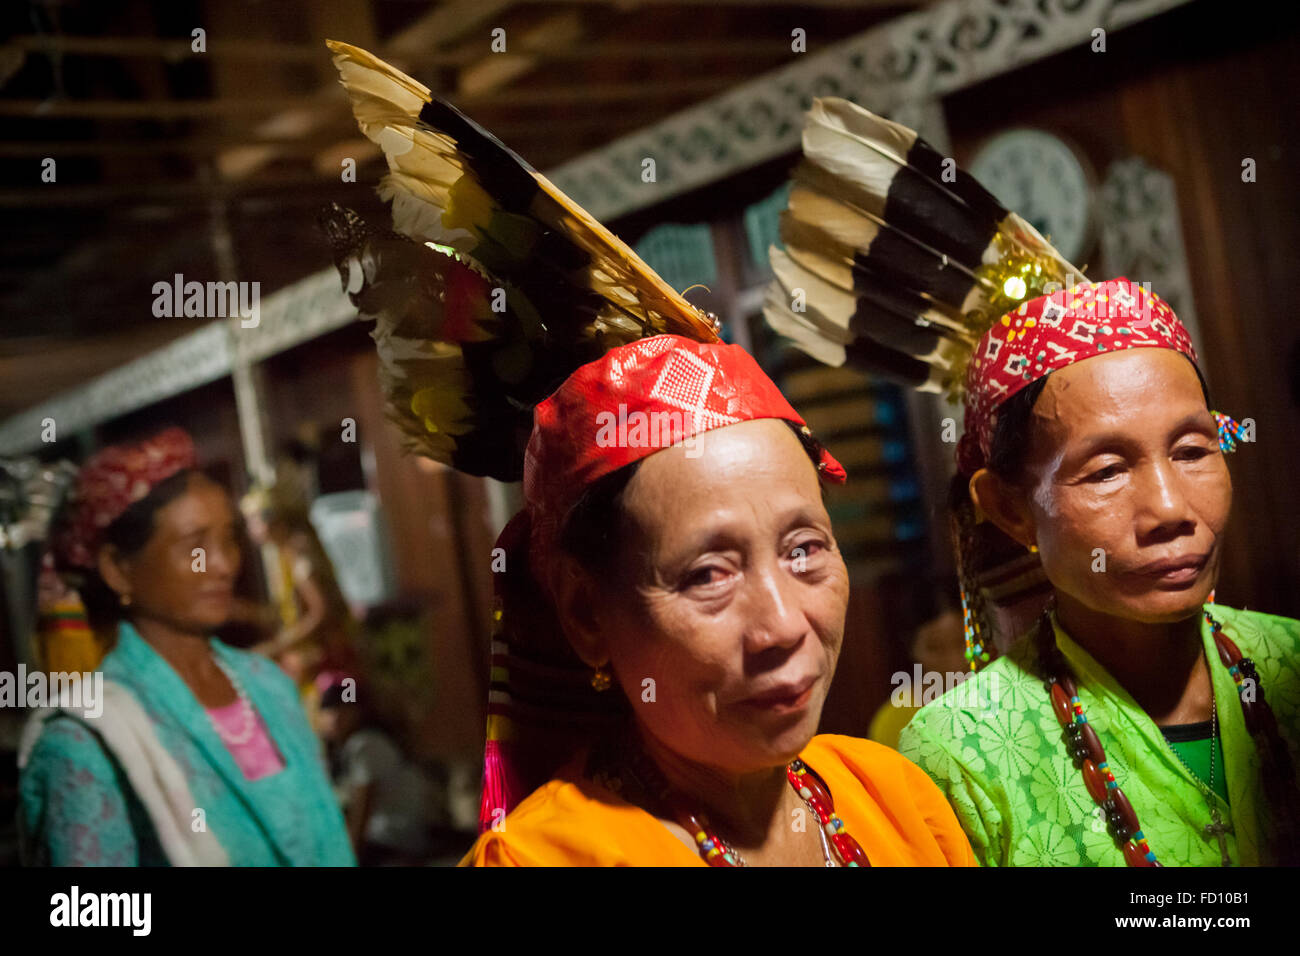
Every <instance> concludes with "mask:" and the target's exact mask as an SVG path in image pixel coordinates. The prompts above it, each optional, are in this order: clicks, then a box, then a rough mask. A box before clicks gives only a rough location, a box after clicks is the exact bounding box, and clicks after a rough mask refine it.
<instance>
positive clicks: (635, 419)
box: [524, 335, 846, 568]
mask: <svg viewBox="0 0 1300 956" xmlns="http://www.w3.org/2000/svg"><path fill="white" fill-rule="evenodd" d="M758 418H779V419H784V420H785V421H789V422H793V423H794V424H796V425H798V426H800V427H802V428H805V429H806V428H807V427H808V426H807V424H806V423H805V422H804V420H803V419H802V418H800V417H799V413H798V412H796V411H795V410H794V408H793V407H792V406H791V405H790V403H789V402H787V401H786V400H785V396H784V395H782V394H781V391H780V389H778V388H777V387H776V385H775V384H773V382H772V380H771V379H770V378H768V377H767V375H766V374H765V373H764V372H763V370H762V369H761V368H759V366H758V363H757V362H756V361H754V359H753V357H752V356H750V354H749V353H748V352H746V351H745V350H744V349H743V348H741V347H740V346H739V345H726V344H723V343H712V344H707V345H706V344H704V343H701V342H695V341H692V340H691V339H687V338H683V337H682V336H679V335H655V336H651V337H650V338H645V339H641V340H639V341H637V342H633V343H631V344H629V345H624V346H621V347H620V348H616V349H613V350H611V351H609V352H607V353H606V354H605V355H604V356H603V357H602V358H600V359H599V360H597V361H594V362H589V363H588V364H586V365H584V366H582V367H581V368H579V369H578V370H577V371H576V372H574V373H573V374H572V375H570V376H569V378H568V379H567V380H566V381H565V382H564V384H563V385H562V386H561V387H560V388H559V389H557V390H556V391H555V392H554V393H553V394H552V395H551V396H550V397H549V398H547V399H546V400H545V401H544V402H542V403H541V404H540V405H538V406H537V408H536V409H535V410H534V412H533V433H532V436H531V437H530V438H529V441H528V450H527V453H526V454H525V457H524V501H525V507H526V510H527V511H528V513H529V517H530V524H531V537H532V541H531V553H532V558H533V567H534V568H542V567H546V566H547V565H548V564H549V563H550V561H549V558H550V555H551V554H553V553H554V550H555V547H556V539H557V536H558V535H559V532H560V526H561V524H562V523H563V521H564V519H565V517H566V516H567V515H568V513H569V510H570V509H571V508H572V507H573V505H574V504H575V503H576V502H577V500H578V499H579V498H580V497H581V496H582V493H583V492H584V491H585V490H586V489H587V487H588V486H589V485H591V484H592V483H593V482H594V481H596V480H597V479H599V478H603V477H604V476H605V475H608V474H611V473H612V472H615V471H618V470H619V469H620V468H622V467H624V466H626V465H630V464H632V462H634V461H639V460H640V459H642V458H645V457H647V456H649V455H653V454H654V453H655V452H657V451H660V450H661V449H663V448H667V447H669V446H670V445H674V444H677V443H678V442H681V441H684V440H689V439H692V438H694V437H695V436H696V435H700V434H703V433H704V432H707V431H710V430H712V429H714V428H722V427H724V426H727V425H734V424H736V423H738V422H744V421H751V420H753V419H758ZM817 470H818V473H819V475H820V476H821V477H822V478H823V479H824V480H826V481H831V482H835V483H841V482H843V481H844V480H845V478H846V475H845V472H844V468H843V467H842V466H841V465H840V463H839V462H838V461H836V460H835V459H834V458H833V457H832V456H831V454H830V453H829V452H827V451H825V450H823V451H822V454H821V461H820V462H819V463H818V466H817Z"/></svg>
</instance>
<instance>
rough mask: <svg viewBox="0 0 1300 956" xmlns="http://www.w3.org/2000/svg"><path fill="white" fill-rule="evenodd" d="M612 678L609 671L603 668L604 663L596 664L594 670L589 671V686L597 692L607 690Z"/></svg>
mask: <svg viewBox="0 0 1300 956" xmlns="http://www.w3.org/2000/svg"><path fill="white" fill-rule="evenodd" d="M611 683H612V680H611V679H610V676H609V671H607V670H605V665H604V664H597V665H596V668H595V670H593V671H592V672H591V686H592V687H594V688H595V689H596V692H597V693H600V692H602V691H607V690H609V685H610V684H611Z"/></svg>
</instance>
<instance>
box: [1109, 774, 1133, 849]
mask: <svg viewBox="0 0 1300 956" xmlns="http://www.w3.org/2000/svg"><path fill="white" fill-rule="evenodd" d="M1110 799H1111V800H1112V801H1113V802H1114V805H1115V813H1116V814H1118V816H1119V823H1120V827H1119V830H1120V836H1121V837H1122V838H1123V839H1125V840H1127V839H1128V838H1129V837H1131V836H1132V835H1133V834H1134V833H1137V832H1138V830H1139V829H1140V827H1139V826H1138V818H1137V813H1135V812H1134V810H1133V804H1131V803H1129V802H1128V797H1126V796H1124V791H1123V790H1121V789H1120V788H1119V787H1116V788H1115V789H1114V790H1112V791H1111V792H1110Z"/></svg>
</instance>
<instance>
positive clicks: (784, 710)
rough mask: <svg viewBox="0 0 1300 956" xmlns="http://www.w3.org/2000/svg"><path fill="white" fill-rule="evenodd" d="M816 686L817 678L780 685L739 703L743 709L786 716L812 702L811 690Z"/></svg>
mask: <svg viewBox="0 0 1300 956" xmlns="http://www.w3.org/2000/svg"><path fill="white" fill-rule="evenodd" d="M816 686H817V677H816V675H813V676H812V677H809V678H806V679H805V680H802V681H799V682H798V683H794V684H782V685H780V686H778V687H773V688H772V689H771V690H767V691H764V692H763V693H761V694H755V695H754V696H753V697H747V698H745V699H744V700H742V701H741V702H740V703H741V705H742V706H744V707H750V708H753V709H755V710H763V711H767V712H770V713H776V714H788V713H794V712H795V711H800V710H803V709H804V708H805V707H807V706H808V702H809V701H811V700H812V692H813V688H814V687H816Z"/></svg>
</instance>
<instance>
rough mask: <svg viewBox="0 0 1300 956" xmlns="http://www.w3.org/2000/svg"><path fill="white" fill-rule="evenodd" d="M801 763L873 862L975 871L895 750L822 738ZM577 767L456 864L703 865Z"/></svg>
mask: <svg viewBox="0 0 1300 956" xmlns="http://www.w3.org/2000/svg"><path fill="white" fill-rule="evenodd" d="M800 757H801V758H802V759H803V761H804V762H805V763H806V764H807V765H808V766H809V767H811V768H812V769H814V770H816V771H817V773H818V774H820V775H821V777H822V779H823V780H825V781H826V785H827V786H828V787H829V788H830V791H831V795H832V797H833V798H834V800H835V812H836V813H837V814H839V816H840V818H841V819H842V820H843V821H844V826H845V829H846V830H847V831H848V832H849V833H851V834H852V835H853V836H854V838H855V839H856V840H857V841H858V843H859V844H861V845H862V849H863V850H865V851H866V854H867V857H868V858H869V859H870V860H871V863H872V865H874V866H975V865H976V863H975V855H974V853H973V852H972V851H971V846H970V842H969V841H968V840H967V839H966V835H965V833H963V832H962V829H961V826H960V825H959V824H958V823H957V817H956V815H955V814H954V813H953V811H952V808H951V807H950V806H949V805H948V801H947V800H946V799H945V798H944V796H943V794H942V793H941V792H940V791H939V788H938V787H936V786H935V785H934V783H933V782H931V780H930V778H929V777H928V776H926V774H925V772H924V771H922V770H921V769H920V768H919V767H917V766H916V765H915V764H913V763H911V762H910V761H909V760H907V759H906V758H904V757H902V756H901V755H900V754H899V753H898V752H897V751H894V750H890V749H889V748H888V747H882V746H881V745H880V744H877V743H873V742H872V741H869V740H861V739H859V738H857V737H842V736H839V735H835V734H822V735H819V736H817V737H814V738H813V739H812V740H811V741H809V743H808V746H807V747H806V748H804V751H803V753H802V754H800ZM581 766H582V764H581V761H575V762H574V763H572V764H570V765H569V766H568V767H566V768H565V769H564V770H562V771H561V772H560V773H559V774H558V775H557V776H556V777H555V779H553V780H550V781H549V782H547V783H545V784H543V785H542V786H540V787H538V788H537V789H536V790H534V791H533V792H532V793H531V794H530V795H529V796H528V798H527V799H526V800H524V801H523V802H522V803H520V804H519V806H518V807H516V808H515V810H514V812H512V813H511V814H510V815H509V816H507V817H506V819H505V820H504V821H503V823H502V826H501V829H500V830H499V831H493V830H489V831H487V832H486V833H484V834H483V835H482V836H480V837H479V839H478V842H477V843H475V844H474V846H473V848H472V849H471V850H470V851H469V853H468V854H466V856H465V858H464V859H463V860H461V861H460V865H461V866H705V865H707V864H705V862H704V860H703V859H701V858H700V856H699V854H698V853H696V852H694V851H692V850H691V849H690V848H689V847H687V846H686V845H685V844H684V843H682V841H681V840H679V839H678V838H677V837H676V836H674V835H673V834H672V833H671V832H669V830H668V828H667V827H665V826H664V825H663V824H662V823H661V822H660V821H659V820H658V819H656V818H655V817H654V816H652V815H651V814H649V813H647V812H645V811H644V810H642V809H640V808H639V807H635V806H633V805H631V804H629V803H628V802H626V801H625V800H623V799H621V798H620V797H618V796H617V795H616V794H614V793H613V792H612V791H610V790H608V789H606V788H605V787H603V786H601V785H599V784H596V783H594V782H593V781H591V780H589V779H586V778H584V777H582V776H581V773H580V769H581Z"/></svg>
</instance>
